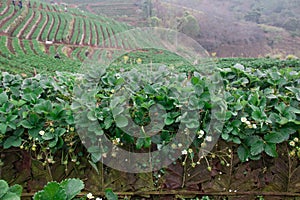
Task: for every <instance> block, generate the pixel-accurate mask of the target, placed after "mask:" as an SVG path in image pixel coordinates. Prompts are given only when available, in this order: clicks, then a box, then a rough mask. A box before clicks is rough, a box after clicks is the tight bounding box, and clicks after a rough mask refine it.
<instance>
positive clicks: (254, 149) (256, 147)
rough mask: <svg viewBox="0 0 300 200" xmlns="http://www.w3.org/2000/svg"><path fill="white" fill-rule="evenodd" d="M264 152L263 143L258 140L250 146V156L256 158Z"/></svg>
mask: <svg viewBox="0 0 300 200" xmlns="http://www.w3.org/2000/svg"><path fill="white" fill-rule="evenodd" d="M263 151H264V142H263V141H262V140H258V141H257V142H256V143H254V144H253V145H251V148H250V153H251V155H252V156H256V155H258V154H260V153H261V152H263Z"/></svg>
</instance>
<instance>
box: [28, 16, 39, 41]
mask: <svg viewBox="0 0 300 200" xmlns="http://www.w3.org/2000/svg"><path fill="white" fill-rule="evenodd" d="M42 17H43V15H42V13H39V19H38V20H37V23H35V24H34V25H33V26H32V27H31V30H30V31H29V33H28V34H27V36H26V37H25V38H26V39H31V38H32V34H33V33H34V31H35V30H36V28H37V26H38V25H39V24H40V23H41V21H42Z"/></svg>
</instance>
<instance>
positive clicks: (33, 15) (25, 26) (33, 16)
mask: <svg viewBox="0 0 300 200" xmlns="http://www.w3.org/2000/svg"><path fill="white" fill-rule="evenodd" d="M35 15H36V13H35V12H33V14H32V15H31V17H30V19H29V20H28V21H27V22H26V23H25V25H24V26H23V28H22V29H21V30H20V32H19V33H18V35H17V37H18V38H20V37H21V36H23V33H24V31H25V30H26V29H27V27H28V25H29V24H30V23H31V22H32V20H33V19H34V18H35ZM23 38H24V36H23Z"/></svg>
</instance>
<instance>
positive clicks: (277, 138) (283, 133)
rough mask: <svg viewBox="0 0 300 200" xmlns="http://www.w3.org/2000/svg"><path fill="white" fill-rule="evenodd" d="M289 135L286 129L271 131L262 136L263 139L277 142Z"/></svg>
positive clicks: (287, 137) (286, 138)
mask: <svg viewBox="0 0 300 200" xmlns="http://www.w3.org/2000/svg"><path fill="white" fill-rule="evenodd" d="M289 137H290V135H289V133H288V132H286V131H281V132H272V133H270V134H267V135H265V136H264V139H265V141H266V142H268V143H273V144H279V143H281V142H283V141H286V140H288V139H289Z"/></svg>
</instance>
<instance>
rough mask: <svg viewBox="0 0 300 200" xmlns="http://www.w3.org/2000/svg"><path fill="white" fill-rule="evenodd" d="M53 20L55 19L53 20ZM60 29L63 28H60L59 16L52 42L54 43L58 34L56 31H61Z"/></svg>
mask: <svg viewBox="0 0 300 200" xmlns="http://www.w3.org/2000/svg"><path fill="white" fill-rule="evenodd" d="M54 19H55V18H54ZM61 28H64V27H61V19H60V15H58V25H57V29H56V31H55V34H54V36H53V37H54V38H53V39H54V41H56V40H57V39H56V37H57V33H58V31H59V30H60V29H61Z"/></svg>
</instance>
